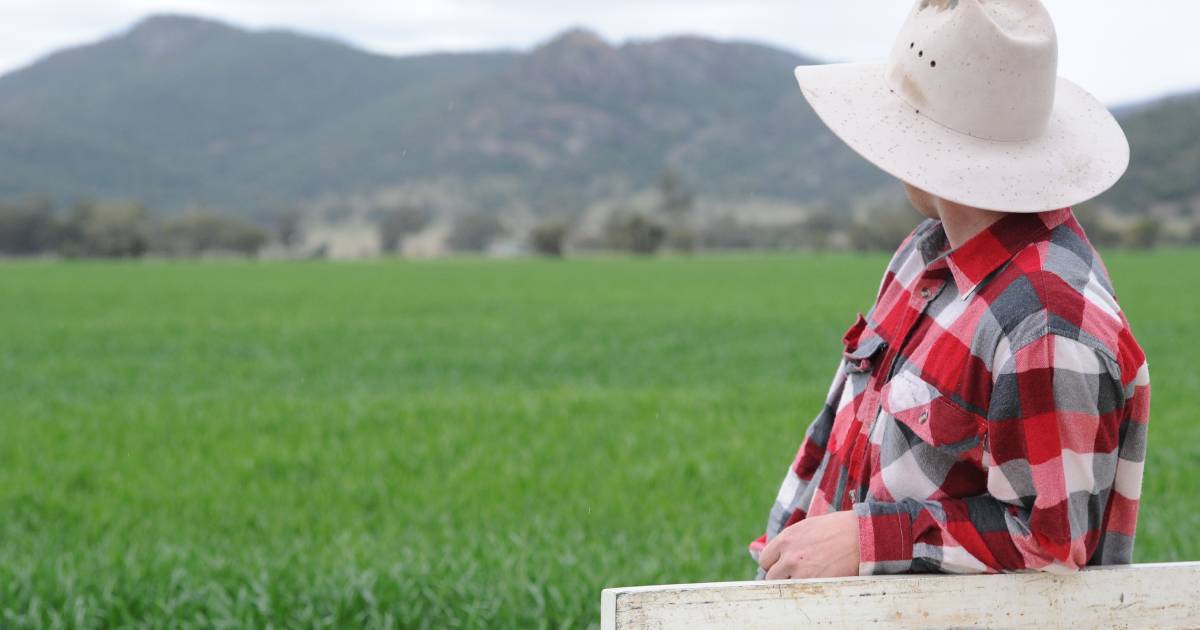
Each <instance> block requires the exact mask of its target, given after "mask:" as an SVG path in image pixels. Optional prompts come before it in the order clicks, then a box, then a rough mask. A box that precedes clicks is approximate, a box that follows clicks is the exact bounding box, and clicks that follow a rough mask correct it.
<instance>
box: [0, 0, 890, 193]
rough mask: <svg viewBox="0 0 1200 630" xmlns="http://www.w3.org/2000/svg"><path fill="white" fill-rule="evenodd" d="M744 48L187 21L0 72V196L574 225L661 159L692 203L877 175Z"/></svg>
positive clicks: (699, 42)
mask: <svg viewBox="0 0 1200 630" xmlns="http://www.w3.org/2000/svg"><path fill="white" fill-rule="evenodd" d="M805 62H806V60H805V59H804V58H802V57H799V56H797V55H794V54H791V53H787V52H783V51H779V50H775V49H771V48H767V47H763V46H757V45H752V44H739V43H718V42H713V41H707V40H703V39H698V38H677V39H670V40H664V41H657V42H648V43H635V44H629V45H625V46H622V47H612V46H610V45H609V44H607V43H605V42H603V41H601V40H600V39H598V38H596V37H595V36H593V35H590V34H589V33H586V32H582V31H574V32H570V33H567V34H564V35H563V36H561V37H559V38H557V39H555V40H553V41H551V42H549V43H547V44H545V45H543V46H541V47H539V48H537V49H535V50H533V51H530V52H529V53H525V54H514V53H506V52H498V53H487V54H467V55H432V56H418V57H402V58H392V57H384V56H379V55H373V54H369V53H365V52H362V51H359V50H355V49H353V48H350V47H347V46H345V45H342V44H339V43H336V42H332V41H326V40H322V39H317V38H313V37H308V36H301V35H297V34H292V33H284V32H248V31H244V30H240V29H237V28H233V27H230V26H227V25H223V24H220V23H215V22H211V21H205V20H198V19H193V18H185V17H173V16H170V17H154V18H150V19H148V20H146V21H144V22H142V23H141V24H139V25H137V26H136V27H135V28H133V29H131V30H130V31H129V32H127V33H125V34H122V35H120V36H118V37H114V38H111V39H108V40H105V41H102V42H100V43H97V44H94V45H90V46H84V47H80V48H75V49H71V50H67V51H64V52H60V53H58V54H55V55H53V56H50V57H48V58H46V59H44V60H42V61H41V62H39V63H36V64H34V65H33V66H30V67H28V68H25V69H23V70H21V71H19V72H16V73H13V74H10V75H8V76H5V77H2V78H0V195H17V194H27V193H42V194H49V195H53V196H55V197H64V196H65V197H71V196H84V195H87V196H98V197H104V198H112V197H122V198H130V197H132V198H137V199H141V200H144V201H146V202H148V203H150V204H152V205H155V206H159V207H182V206H186V205H191V204H202V205H216V206H222V207H227V208H229V209H231V210H234V211H240V210H251V211H253V210H254V209H256V208H261V207H264V206H267V205H270V204H274V203H279V202H294V201H303V200H308V199H313V198H316V197H319V196H322V195H328V194H337V195H347V194H351V193H355V192H371V191H373V190H377V189H382V188H396V187H400V188H408V189H412V190H419V191H422V194H429V191H430V190H431V189H432V190H433V194H436V193H437V191H439V190H444V191H447V193H450V192H452V193H454V195H456V196H457V197H456V198H460V199H461V198H462V197H463V196H464V191H465V193H466V195H465V196H466V197H467V198H468V199H470V200H472V201H474V202H476V203H478V204H479V205H480V206H482V207H485V208H487V207H495V206H503V205H506V204H512V203H520V202H523V201H526V200H527V201H529V202H530V203H531V204H532V206H533V207H534V209H542V210H562V211H571V210H574V209H578V207H579V206H580V205H581V204H583V203H585V202H586V201H588V200H593V199H598V198H605V197H610V196H614V195H621V194H625V193H627V192H629V191H630V190H636V189H639V188H642V187H646V186H649V185H650V184H651V183H652V182H653V181H654V179H655V177H656V176H657V175H658V174H659V172H660V171H661V170H662V168H663V167H664V165H670V166H672V167H674V168H676V169H677V170H679V171H681V172H682V173H684V175H685V176H686V177H688V179H689V180H691V181H694V182H695V183H696V184H697V185H698V186H699V188H700V192H701V194H703V195H708V196H716V197H733V196H737V197H740V196H747V195H753V196H759V197H775V198H793V199H797V198H798V199H804V200H808V201H812V202H820V201H826V202H837V201H838V200H839V199H840V198H842V197H844V196H846V195H848V194H850V193H854V192H857V191H859V190H861V189H862V188H863V187H864V186H865V187H871V186H874V185H876V184H878V183H880V182H881V181H882V176H881V175H879V174H877V173H876V172H874V171H873V170H872V169H870V168H869V167H866V166H864V165H862V164H861V163H860V162H859V161H858V160H856V159H854V158H853V156H852V155H851V154H850V153H849V152H848V151H847V150H845V149H843V148H842V147H841V146H839V145H838V143H836V142H835V141H834V139H833V137H832V136H831V135H830V134H828V133H827V132H825V131H824V129H823V128H822V127H821V126H820V125H819V123H818V121H817V120H816V119H815V117H814V116H813V115H812V114H811V112H810V111H809V110H808V108H807V107H806V106H805V105H804V102H803V99H802V98H801V96H800V95H799V94H798V92H797V90H796V89H795V87H794V85H793V83H792V79H791V69H792V67H793V66H795V65H796V64H799V63H805Z"/></svg>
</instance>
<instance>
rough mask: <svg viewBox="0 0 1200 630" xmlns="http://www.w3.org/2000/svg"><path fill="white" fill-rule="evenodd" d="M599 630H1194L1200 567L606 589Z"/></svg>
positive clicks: (1198, 617)
mask: <svg viewBox="0 0 1200 630" xmlns="http://www.w3.org/2000/svg"><path fill="white" fill-rule="evenodd" d="M600 611H601V614H600V617H601V628H602V630H630V629H633V628H639V629H640V628H647V629H653V630H669V629H671V628H680V629H684V630H701V629H708V628H764V629H771V628H805V627H847V628H869V627H888V628H896V627H899V628H1068V627H1069V628H1073V629H1076V630H1085V629H1086V630H1090V629H1092V628H1200V562H1175V563H1159V564H1135V565H1125V566H1113V567H1089V568H1086V569H1083V570H1081V571H1079V572H1078V573H1073V574H1069V575H1054V574H1050V573H1041V572H1038V573H1034V572H1029V573H1006V574H991V575H894V576H880V577H849V578H831V579H820V580H788V581H771V582H765V581H762V582H726V583H715V584H683V585H675V586H641V587H634V588H611V589H606V590H605V591H604V593H603V594H602V595H601V599H600Z"/></svg>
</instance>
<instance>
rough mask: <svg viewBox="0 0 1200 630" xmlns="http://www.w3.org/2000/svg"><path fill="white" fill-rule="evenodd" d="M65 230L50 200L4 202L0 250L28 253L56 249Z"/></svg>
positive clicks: (0, 205) (0, 212) (0, 207)
mask: <svg viewBox="0 0 1200 630" xmlns="http://www.w3.org/2000/svg"><path fill="white" fill-rule="evenodd" d="M61 234H62V230H61V226H60V224H59V222H58V220H57V219H56V217H55V216H54V208H53V206H52V205H51V204H50V201H49V200H47V199H44V198H31V199H21V200H13V201H6V202H0V253H3V254H10V255H28V254H40V253H43V252H47V251H52V250H54V249H55V248H56V247H57V246H58V241H59V239H60V238H61Z"/></svg>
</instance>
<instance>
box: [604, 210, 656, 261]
mask: <svg viewBox="0 0 1200 630" xmlns="http://www.w3.org/2000/svg"><path fill="white" fill-rule="evenodd" d="M605 235H606V237H607V240H608V244H609V246H610V247H612V248H613V249H618V250H622V251H628V252H633V253H635V254H640V255H643V256H645V255H649V254H653V253H654V252H656V251H658V249H659V247H662V244H663V240H664V239H665V238H666V236H667V230H666V228H665V227H663V226H662V224H660V223H658V222H657V221H655V220H654V219H651V218H649V217H647V216H645V215H642V214H640V213H636V212H631V213H622V214H615V215H613V216H611V217H609V220H608V224H607V225H606V226H605Z"/></svg>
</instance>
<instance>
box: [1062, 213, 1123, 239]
mask: <svg viewBox="0 0 1200 630" xmlns="http://www.w3.org/2000/svg"><path fill="white" fill-rule="evenodd" d="M1073 212H1074V213H1075V219H1076V220H1077V221H1079V226H1080V227H1082V228H1083V232H1084V234H1086V235H1087V237H1088V241H1090V242H1091V243H1092V245H1093V246H1094V247H1097V248H1100V247H1105V248H1107V247H1116V246H1118V245H1120V244H1121V241H1122V234H1121V231H1120V230H1117V229H1115V228H1113V227H1112V226H1111V225H1110V223H1109V221H1108V219H1107V218H1106V217H1105V215H1104V213H1103V212H1102V211H1101V210H1100V208H1099V207H1098V206H1096V205H1095V204H1091V203H1083V204H1079V205H1078V206H1075V208H1074V209H1073Z"/></svg>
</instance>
